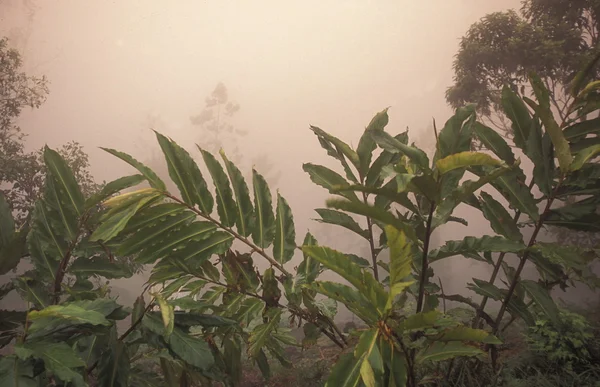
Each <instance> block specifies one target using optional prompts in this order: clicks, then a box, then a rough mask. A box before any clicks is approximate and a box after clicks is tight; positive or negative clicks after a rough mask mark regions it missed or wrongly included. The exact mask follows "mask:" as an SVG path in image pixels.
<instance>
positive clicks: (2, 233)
mask: <svg viewBox="0 0 600 387" xmlns="http://www.w3.org/2000/svg"><path fill="white" fill-rule="evenodd" d="M14 235H15V221H14V220H13V217H12V214H11V210H10V207H9V206H8V202H7V201H6V197H5V196H4V193H2V192H0V248H2V247H4V246H7V245H8V244H10V243H11V242H12V240H13V236H14Z"/></svg>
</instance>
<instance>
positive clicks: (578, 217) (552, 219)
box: [544, 196, 600, 232]
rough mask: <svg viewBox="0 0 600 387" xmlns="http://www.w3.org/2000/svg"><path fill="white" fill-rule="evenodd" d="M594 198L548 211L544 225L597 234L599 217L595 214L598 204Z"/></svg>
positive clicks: (599, 228)
mask: <svg viewBox="0 0 600 387" xmlns="http://www.w3.org/2000/svg"><path fill="white" fill-rule="evenodd" d="M596 200H597V199H596V198H595V197H593V196H592V197H590V198H587V199H583V200H580V201H578V202H575V203H573V204H568V205H566V206H564V207H560V208H556V209H554V210H550V211H549V212H548V214H547V215H546V217H545V218H544V224H545V225H549V226H558V227H565V228H568V229H571V230H578V231H587V232H599V231H600V215H599V214H597V213H596V209H597V207H598V203H597V202H596Z"/></svg>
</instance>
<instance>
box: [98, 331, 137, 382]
mask: <svg viewBox="0 0 600 387" xmlns="http://www.w3.org/2000/svg"><path fill="white" fill-rule="evenodd" d="M130 367H131V364H130V358H129V351H128V347H127V344H125V343H123V342H122V341H118V340H113V341H112V342H111V343H110V344H109V346H108V349H107V350H106V351H105V352H104V353H103V354H102V356H101V357H100V360H99V361H98V381H99V384H100V385H101V386H102V387H127V386H129V373H130V371H131V369H130Z"/></svg>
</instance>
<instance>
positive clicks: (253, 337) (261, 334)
mask: <svg viewBox="0 0 600 387" xmlns="http://www.w3.org/2000/svg"><path fill="white" fill-rule="evenodd" d="M268 317H269V321H267V322H266V323H263V324H260V325H258V326H257V327H256V328H254V330H253V331H252V333H251V334H250V338H249V339H248V353H249V354H250V356H252V357H257V356H258V355H259V352H260V351H261V350H262V348H263V347H264V346H265V343H266V342H267V339H268V338H269V337H270V336H271V333H272V332H273V331H274V330H275V329H277V327H278V326H279V321H280V319H281V310H280V309H271V310H270V311H269V312H268Z"/></svg>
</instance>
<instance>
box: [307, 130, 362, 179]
mask: <svg viewBox="0 0 600 387" xmlns="http://www.w3.org/2000/svg"><path fill="white" fill-rule="evenodd" d="M310 130H312V131H313V132H314V133H315V134H316V135H317V136H318V137H320V138H323V139H325V140H327V141H329V142H330V143H332V144H333V145H335V146H336V148H337V149H339V150H340V152H342V153H343V154H344V156H346V157H347V158H348V160H350V162H351V163H352V164H353V165H354V167H355V168H356V169H359V170H360V160H359V157H358V154H357V153H356V152H355V151H353V150H352V148H350V147H349V146H348V144H346V143H345V142H343V141H342V140H340V139H338V138H337V137H335V136H332V135H331V134H329V133H327V132H325V131H324V130H322V129H319V128H317V127H316V126H311V127H310Z"/></svg>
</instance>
